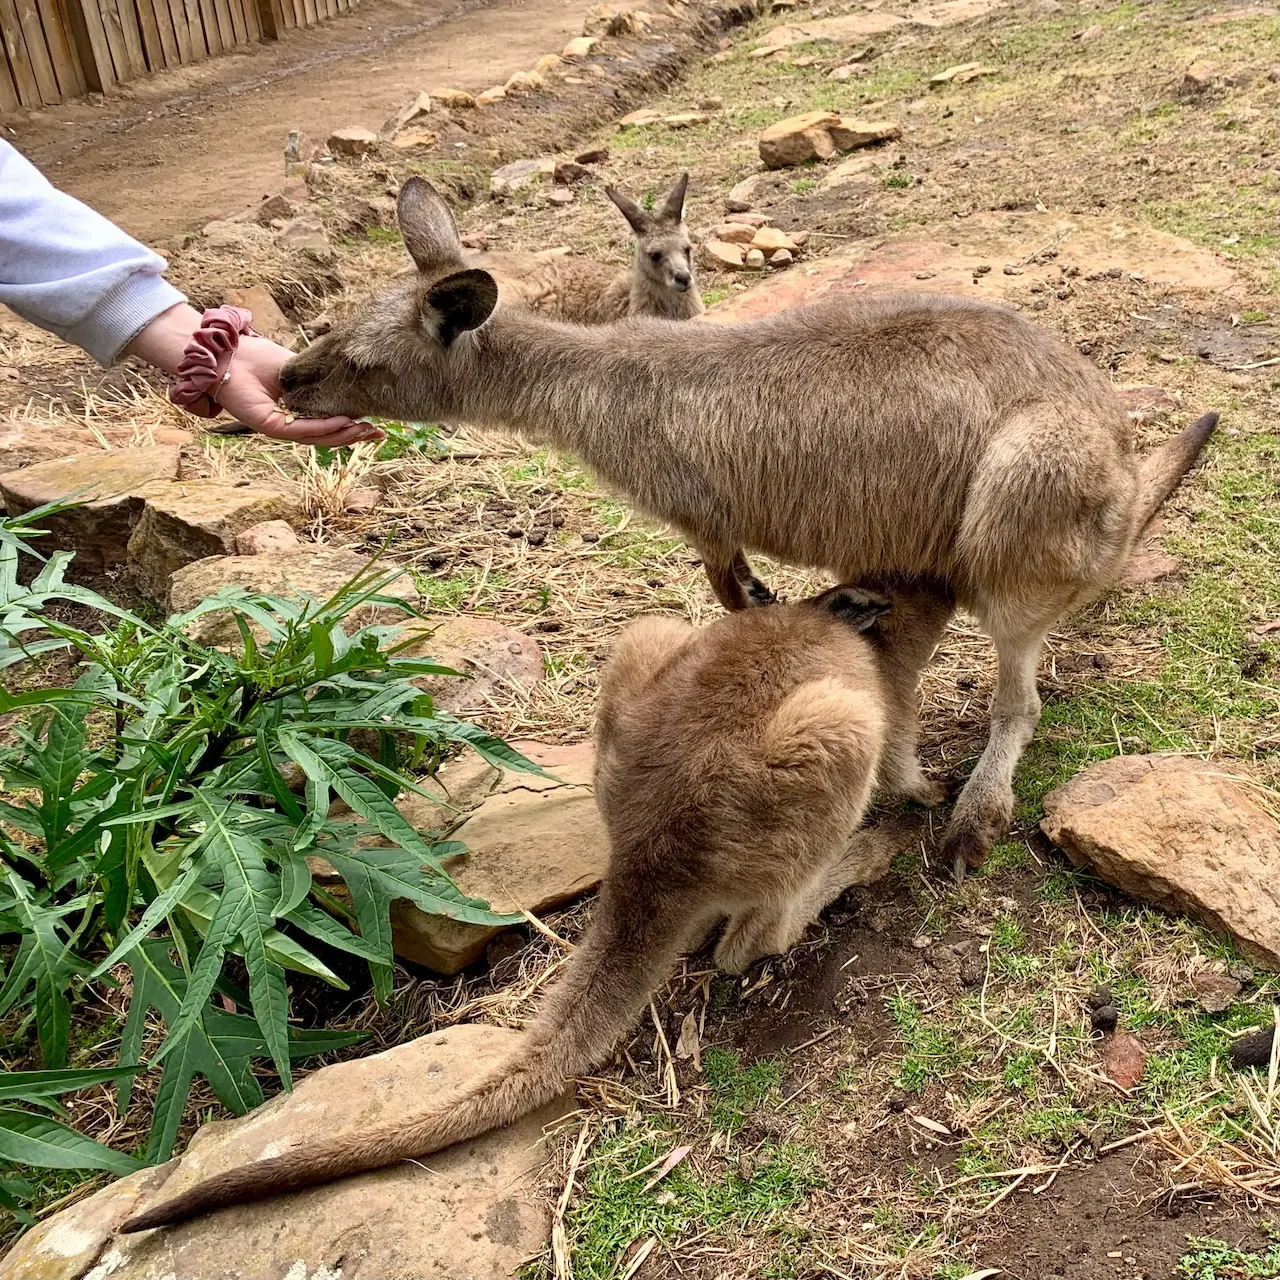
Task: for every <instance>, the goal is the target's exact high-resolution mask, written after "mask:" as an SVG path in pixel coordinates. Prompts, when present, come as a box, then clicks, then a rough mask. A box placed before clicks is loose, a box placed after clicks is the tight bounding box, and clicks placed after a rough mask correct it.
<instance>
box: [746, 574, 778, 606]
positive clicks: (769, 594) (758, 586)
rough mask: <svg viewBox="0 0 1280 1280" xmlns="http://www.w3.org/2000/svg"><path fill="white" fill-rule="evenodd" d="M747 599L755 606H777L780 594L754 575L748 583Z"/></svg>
mask: <svg viewBox="0 0 1280 1280" xmlns="http://www.w3.org/2000/svg"><path fill="white" fill-rule="evenodd" d="M747 599H748V600H750V601H751V603H752V604H753V605H763V604H775V603H776V602H777V599H778V593H777V592H776V591H771V590H770V589H769V588H768V587H767V586H766V585H765V584H764V583H763V582H761V581H760V579H759V578H757V577H756V576H755V575H754V574H752V576H751V578H750V580H749V581H748V582H747Z"/></svg>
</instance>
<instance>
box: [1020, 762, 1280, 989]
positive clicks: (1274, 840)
mask: <svg viewBox="0 0 1280 1280" xmlns="http://www.w3.org/2000/svg"><path fill="white" fill-rule="evenodd" d="M1238 767H1240V768H1242V767H1243V766H1238ZM1044 805H1045V817H1044V821H1043V822H1042V823H1041V827H1042V828H1043V830H1044V832H1045V834H1046V835H1047V836H1048V837H1049V839H1051V840H1052V841H1054V843H1055V844H1058V845H1059V846H1060V847H1062V848H1063V849H1064V850H1065V851H1066V853H1067V856H1068V857H1069V858H1071V860H1072V862H1073V863H1075V864H1076V865H1082V864H1088V865H1091V866H1092V867H1093V868H1094V870H1095V871H1096V872H1097V873H1098V875H1100V876H1101V877H1102V879H1104V880H1106V881H1107V882H1108V883H1109V884H1113V885H1115V886H1116V887H1117V888H1119V889H1120V890H1121V891H1122V892H1124V893H1127V894H1129V895H1130V896H1131V897H1134V898H1137V899H1139V900H1141V901H1145V902H1152V903H1154V904H1155V905H1157V906H1159V907H1160V908H1162V909H1163V910H1166V911H1172V912H1178V913H1183V914H1187V915H1190V916H1192V917H1194V918H1195V919H1198V920H1200V921H1201V922H1202V923H1203V924H1205V925H1207V926H1208V927H1209V928H1211V929H1213V930H1214V931H1215V932H1217V933H1219V934H1221V933H1226V934H1229V935H1230V936H1231V937H1233V938H1234V939H1235V940H1236V943H1237V945H1238V946H1239V947H1240V949H1241V951H1243V952H1244V953H1245V955H1246V956H1248V957H1249V958H1251V959H1256V960H1259V961H1261V962H1262V963H1264V964H1266V965H1268V966H1271V967H1275V966H1280V824H1277V822H1276V820H1275V818H1273V817H1272V816H1271V815H1270V814H1269V813H1268V812H1267V811H1266V810H1265V809H1264V808H1263V807H1262V806H1261V805H1260V804H1259V803H1258V800H1257V794H1256V792H1254V791H1253V790H1252V789H1251V788H1250V787H1249V786H1247V785H1244V784H1242V783H1238V782H1235V781H1233V780H1232V779H1231V778H1229V777H1226V776H1224V770H1222V769H1221V768H1220V767H1219V766H1216V765H1215V764H1214V763H1213V762H1205V761H1201V760H1195V759H1190V758H1186V757H1180V756H1163V755H1149V756H1146V755H1144V756H1116V757H1114V758H1113V759H1110V760H1104V761H1100V762H1099V763H1097V764H1093V765H1090V766H1089V767H1088V768H1087V769H1085V770H1084V771H1083V772H1081V773H1080V774H1078V775H1077V776H1076V777H1075V778H1073V779H1072V780H1071V781H1070V782H1068V783H1066V784H1065V785H1063V786H1061V787H1058V788H1057V789H1056V790H1055V791H1051V792H1050V793H1049V794H1048V795H1047V796H1046V797H1045V801H1044Z"/></svg>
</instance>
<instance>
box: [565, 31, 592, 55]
mask: <svg viewBox="0 0 1280 1280" xmlns="http://www.w3.org/2000/svg"><path fill="white" fill-rule="evenodd" d="M599 43H600V41H599V40H598V39H597V38H596V37H595V36H577V37H576V38H574V39H573V40H570V41H569V43H568V44H567V45H565V47H564V53H563V54H562V55H561V56H562V57H565V58H585V57H586V56H587V55H588V54H589V53H591V51H592V50H593V49H594V48H595V47H596V45H598V44H599Z"/></svg>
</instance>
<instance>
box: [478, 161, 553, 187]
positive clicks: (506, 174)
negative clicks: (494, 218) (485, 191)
mask: <svg viewBox="0 0 1280 1280" xmlns="http://www.w3.org/2000/svg"><path fill="white" fill-rule="evenodd" d="M555 170H556V162H555V161H554V160H552V159H550V158H545V159H542V160H515V161H512V163H511V164H504V165H503V166H502V168H501V169H495V170H494V171H493V173H492V174H491V175H490V177H489V190H490V192H491V193H492V194H493V195H495V196H509V195H515V194H516V193H517V192H520V191H525V190H527V189H528V188H529V187H533V186H537V185H538V184H539V183H541V182H542V181H543V180H544V179H545V178H548V177H551V176H552V175H553V174H554V173H555Z"/></svg>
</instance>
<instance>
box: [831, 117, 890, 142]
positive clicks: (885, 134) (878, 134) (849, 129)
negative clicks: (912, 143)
mask: <svg viewBox="0 0 1280 1280" xmlns="http://www.w3.org/2000/svg"><path fill="white" fill-rule="evenodd" d="M828 132H829V133H830V135H831V140H832V141H833V142H834V143H835V144H836V146H837V147H838V148H839V149H840V150H841V151H854V150H856V149H857V148H859V147H870V146H874V145H876V144H877V143H880V142H891V141H892V140H893V139H894V138H900V137H902V126H901V125H899V124H895V123H894V122H893V121H891V120H853V119H850V118H849V117H848V116H841V117H840V118H839V121H838V122H837V123H836V124H835V125H832V126H831V127H830V128H829V129H828Z"/></svg>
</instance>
